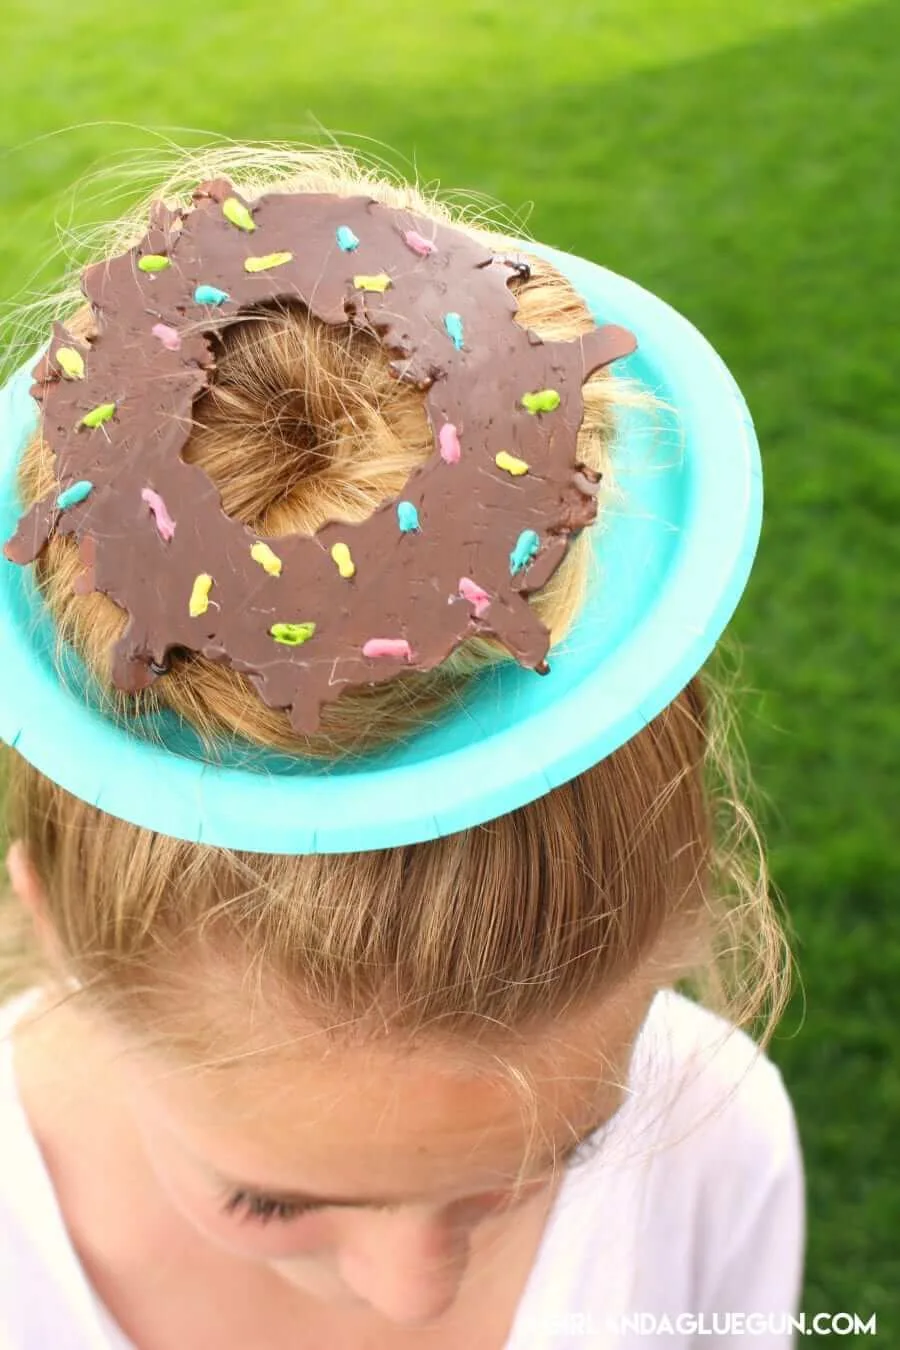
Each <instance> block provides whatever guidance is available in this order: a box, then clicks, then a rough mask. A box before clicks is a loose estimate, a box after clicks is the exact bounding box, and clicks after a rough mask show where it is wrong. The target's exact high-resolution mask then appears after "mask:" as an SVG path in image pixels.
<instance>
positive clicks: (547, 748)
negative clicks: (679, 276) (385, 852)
mask: <svg viewBox="0 0 900 1350" xmlns="http://www.w3.org/2000/svg"><path fill="white" fill-rule="evenodd" d="M520 247H521V248H522V249H523V250H524V251H527V252H532V253H538V254H540V255H542V256H544V257H546V258H547V259H549V260H550V261H551V262H553V263H554V264H555V265H556V266H557V267H558V268H559V269H560V270H561V271H562V272H563V273H564V274H565V275H566V276H567V277H568V278H569V279H570V281H571V282H572V284H573V285H574V286H575V288H576V289H577V290H578V291H579V292H580V293H581V294H582V295H583V296H584V297H585V299H586V301H587V302H588V304H589V305H590V308H591V310H592V312H593V315H594V317H595V319H596V321H597V322H598V323H618V324H622V325H623V326H624V327H626V328H629V329H631V331H632V332H634V333H635V335H636V337H637V339H638V343H639V346H638V350H637V352H635V353H634V355H633V356H630V357H628V358H627V359H625V360H622V361H618V362H616V363H615V364H614V366H613V367H612V369H613V371H614V372H616V373H621V374H624V375H628V376H630V377H631V378H633V379H636V380H638V381H639V382H640V383H641V384H642V385H644V386H646V387H647V388H649V389H650V390H651V391H652V392H653V393H655V394H656V395H657V396H658V397H659V398H661V399H663V400H664V401H665V402H666V403H667V404H669V405H671V407H672V409H674V411H673V412H669V411H666V410H663V411H662V412H654V413H650V414H648V413H645V412H643V411H638V410H635V409H628V410H626V412H625V413H624V415H623V419H622V423H621V430H620V436H619V441H618V443H617V446H616V449H615V466H616V467H615V479H616V482H617V484H618V486H619V488H620V490H621V493H622V496H621V499H620V501H619V502H618V503H617V504H614V506H613V507H612V508H608V509H607V510H606V512H605V514H604V516H603V520H602V523H601V524H599V525H598V526H596V527H593V528H592V529H591V531H590V535H591V538H592V540H593V547H594V563H595V565H594V567H593V574H592V578H591V583H590V588H589V592H588V597H587V601H586V603H585V606H584V608H583V611H582V613H581V615H580V617H579V619H578V622H577V624H576V626H575V627H574V629H573V630H572V631H571V633H570V634H569V636H568V637H567V638H566V640H565V641H564V642H562V643H560V644H559V645H558V646H556V647H554V648H553V649H552V651H551V653H550V664H551V672H550V674H549V675H545V676H539V675H535V673H534V672H533V671H529V670H524V669H522V668H521V667H520V666H518V665H517V664H516V663H515V662H509V663H504V664H503V665H502V666H500V667H498V668H496V669H494V670H492V671H489V672H487V673H486V674H485V675H483V676H481V677H479V678H478V679H477V680H476V681H474V682H473V684H472V686H471V687H470V688H469V690H468V692H467V694H466V696H465V697H464V699H463V702H462V703H461V704H460V705H458V706H456V707H455V708H454V709H453V711H452V714H449V715H448V716H447V717H446V718H445V719H444V720H443V721H442V722H440V723H439V724H437V725H435V726H432V727H430V728H429V729H427V730H426V731H423V732H422V733H420V734H418V735H417V736H415V737H414V738H413V739H412V740H411V741H409V742H408V743H407V744H405V745H403V746H397V747H394V748H392V749H391V750H389V751H384V752H380V753H378V754H375V755H370V756H367V757H366V758H364V759H362V760H357V761H355V762H354V761H350V762H347V763H343V764H335V765H322V764H320V763H312V762H310V761H308V760H303V759H299V758H296V757H293V756H289V755H286V754H284V753H281V752H279V753H272V754H264V753H262V752H260V751H259V750H257V749H255V748H253V747H250V746H246V747H240V746H237V745H235V746H234V747H233V748H231V749H229V750H228V751H227V752H223V757H222V759H221V761H217V762H216V763H214V764H213V763H209V762H207V761H206V760H205V759H204V754H203V750H202V747H201V746H200V745H199V742H198V741H197V740H196V738H195V736H194V734H193V732H192V731H191V730H190V728H188V727H185V726H184V725H183V724H181V723H179V722H178V720H177V719H176V718H175V717H174V716H173V715H172V714H169V713H167V714H165V715H164V716H162V717H160V718H157V719H154V721H153V722H152V723H151V722H150V721H149V720H146V721H145V722H144V723H143V724H138V725H136V726H135V727H134V728H133V729H129V730H126V729H125V728H123V727H121V726H118V725H116V724H115V723H113V722H112V721H111V720H110V719H109V718H108V717H107V716H106V715H104V713H103V712H102V711H100V709H99V707H98V706H97V700H96V698H95V696H94V695H93V694H92V691H91V681H90V679H89V677H88V675H87V673H86V672H85V670H84V667H83V665H82V664H81V662H80V661H79V660H78V658H77V657H76V656H75V655H74V653H68V654H67V656H66V665H65V678H64V679H62V680H61V679H60V675H59V672H58V670H57V668H56V667H55V665H54V662H53V659H52V656H53V649H54V631H53V627H52V624H51V623H50V620H49V618H48V616H47V613H46V610H45V608H44V606H43V605H42V604H41V603H40V601H39V598H38V596H37V594H36V591H35V587H34V584H33V580H32V569H31V568H22V567H18V566H16V565H14V564H12V563H9V562H7V560H6V559H5V558H3V557H2V555H0V644H2V647H0V650H2V660H0V738H2V739H3V740H4V741H6V742H7V743H8V744H9V745H12V746H15V748H16V749H17V750H18V752H19V753H20V754H22V755H24V756H25V758H26V759H28V760H29V761H30V762H31V763H32V764H34V765H35V766H36V767H37V768H38V769H40V770H41V772H42V773H44V774H46V775H47V776H48V777H50V778H52V779H54V780H55V781H56V782H58V783H60V784H61V785H62V786H63V787H64V788H66V789H68V791H70V792H72V793H74V794H75V795H76V796H78V797H81V798H83V799H84V800H86V801H89V802H92V803H94V804H95V805H96V806H99V807H101V808H102V809H103V810H104V811H107V812H110V813H111V814H113V815H116V816H119V817H122V818H123V819H125V820H129V821H132V822H133V823H135V824H137V825H142V826H144V827H145V828H147V829H151V830H158V831H160V832H162V833H165V834H169V835H174V836H175V837H177V838H180V839H187V840H193V841H198V842H201V843H205V844H213V845H220V846H225V847H230V848H235V849H248V850H254V851H258V852H266V853H315V852H318V853H340V852H350V851H354V850H364V849H374V848H386V847H394V846H397V845H400V844H407V843H415V842H419V841H421V840H425V839H431V838H435V837H437V836H439V835H445V834H451V833H453V832H454V831H456V830H462V829H466V828H467V827H469V826H472V825H477V824H480V823H481V822H483V821H486V820H490V819H492V818H494V817H496V816H499V815H502V814H503V813H505V812H507V811H511V810H513V809H514V808H515V807H518V806H522V805H524V804H525V803H526V802H529V801H533V800H534V799H535V798H536V797H539V796H541V795H542V794H543V793H545V792H548V791H549V790H550V789H552V788H554V787H557V786H559V785H560V784H561V783H564V782H566V781H568V780H569V779H570V778H573V777H574V776H575V775H576V774H578V773H581V772H582V771H583V770H585V769H587V768H589V767H590V766H591V765H592V764H595V763H597V762H598V761H599V760H601V759H603V758H604V757H605V756H606V755H608V754H610V753H611V752H612V751H613V750H616V749H617V748H618V747H619V746H620V745H622V744H624V742H625V741H627V740H628V739H629V738H630V737H632V736H633V735H635V733H636V732H638V731H639V730H640V729H641V727H643V726H644V725H645V724H646V723H647V722H649V721H651V720H652V719H653V718H654V717H655V716H656V715H657V714H658V713H659V712H661V711H662V709H663V708H664V707H665V706H666V705H667V704H668V703H669V702H671V700H672V699H673V698H674V697H675V696H676V695H677V694H678V693H679V691H680V690H681V689H683V688H684V686H685V685H686V684H687V682H688V681H689V680H690V678H691V676H692V675H694V674H695V673H696V672H697V671H698V670H699V668H700V667H701V666H702V665H703V663H704V661H705V660H706V658H707V657H708V656H709V654H710V652H711V651H712V649H713V647H714V646H715V644H716V642H717V640H718V638H719V637H720V635H721V633H722V631H723V630H724V628H725V626H726V625H727V623H728V622H729V620H730V618H731V616H732V614H733V613H734V610H735V608H736V607H737V604H738V601H739V599H740V596H741V593H742V592H743V590H744V587H745V585H746V584H747V579H748V577H749V574H750V569H751V566H752V563H753V558H754V555H755V553H756V548H757V544H758V542H759V534H760V528H761V524H762V471H761V466H760V458H759V446H758V444H757V439H756V435H755V432H754V429H753V422H752V419H751V417H750V413H749V411H748V409H747V405H746V403H745V402H744V399H743V397H742V395H741V392H740V390H739V389H738V387H737V385H736V383H735V381H734V379H733V377H732V376H731V374H730V372H729V370H728V369H727V367H726V366H725V364H724V362H723V361H722V360H721V358H720V357H719V356H718V354H717V353H716V352H715V351H714V349H713V348H712V347H711V346H710V344H709V343H708V342H707V341H706V339H705V338H704V337H703V336H702V335H701V334H700V333H699V332H698V331H697V329H696V328H694V326H693V325H692V324H691V323H690V322H689V321H688V320H687V319H685V318H684V317H683V316H682V315H681V314H679V313H677V311H675V310H674V309H672V308H671V306H669V305H667V304H666V303H665V302H664V301H663V300H661V299H659V298H658V297H657V296H655V295H653V294H651V293H650V292H649V291H646V290H644V289H643V288H642V287H640V286H638V285H636V284H635V283H634V282H633V281H630V280H628V279H627V278H625V277H621V276H618V275H617V274H616V273H615V272H611V271H609V270H608V269H607V268H604V267H600V266H598V265H597V264H595V263H591V262H588V261H587V260H585V259H583V258H577V257H573V256H572V255H570V254H567V253H561V252H559V251H558V250H556V249H552V248H548V247H546V246H544V245H536V244H533V243H531V242H528V243H523V244H521V245H520ZM33 364H34V363H33V362H29V365H28V367H27V368H26V369H23V370H22V371H20V372H19V373H18V374H17V375H16V376H15V377H14V378H13V379H12V380H11V381H10V382H9V383H8V384H7V386H6V387H5V388H4V389H3V390H2V392H0V431H2V434H0V539H6V538H8V537H9V535H11V534H12V533H13V531H14V529H15V526H16V522H17V520H18V516H19V514H20V510H19V507H18V503H17V496H16V486H15V477H16V467H17V464H18V460H19V457H20V455H21V452H22V450H23V448H24V446H25V444H26V443H27V440H28V438H29V436H30V435H31V433H32V431H33V429H34V427H35V425H36V420H37V409H36V405H35V404H34V402H33V400H32V399H31V398H30V396H29V394H28V388H29V385H30V383H31V377H30V373H29V372H30V369H31V366H32V365H33ZM151 737H152V739H151ZM157 742H159V743H157Z"/></svg>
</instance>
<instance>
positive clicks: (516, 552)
mask: <svg viewBox="0 0 900 1350" xmlns="http://www.w3.org/2000/svg"><path fill="white" fill-rule="evenodd" d="M540 546H541V537H540V535H539V534H536V533H535V531H534V530H523V531H522V533H521V534H520V535H519V537H518V539H517V540H516V546H515V548H514V549H513V551H512V553H511V554H510V555H509V572H510V576H515V575H516V573H517V572H521V570H522V568H523V567H527V565H528V564H529V563H530V562H531V560H532V558H533V557H534V555H535V554H536V553H537V551H538V549H539V548H540Z"/></svg>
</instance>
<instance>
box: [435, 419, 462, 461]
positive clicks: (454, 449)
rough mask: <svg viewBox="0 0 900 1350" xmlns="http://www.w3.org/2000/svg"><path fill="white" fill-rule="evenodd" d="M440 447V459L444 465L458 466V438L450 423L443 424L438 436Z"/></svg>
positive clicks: (454, 428)
mask: <svg viewBox="0 0 900 1350" xmlns="http://www.w3.org/2000/svg"><path fill="white" fill-rule="evenodd" d="M438 441H439V442H440V446H441V459H442V460H444V462H445V463H446V464H458V463H459V456H460V449H459V436H458V434H457V431H456V427H455V426H454V425H453V423H452V422H445V423H444V425H443V426H442V427H441V430H440V433H439V434H438Z"/></svg>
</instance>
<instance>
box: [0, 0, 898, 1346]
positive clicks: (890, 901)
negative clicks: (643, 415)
mask: <svg viewBox="0 0 900 1350" xmlns="http://www.w3.org/2000/svg"><path fill="white" fill-rule="evenodd" d="M5 15H6V18H5V24H4V34H3V52H2V54H0V72H2V77H3V84H2V87H3V112H2V139H3V146H4V150H3V152H2V158H0V201H2V212H0V298H2V299H3V300H5V301H22V300H23V299H27V298H28V296H29V294H31V293H35V292H37V291H38V290H39V289H40V287H42V286H45V285H48V284H52V283H53V282H55V281H56V280H58V278H59V276H60V274H61V271H62V267H63V262H64V258H63V255H62V254H61V253H60V246H62V248H63V250H65V249H68V248H69V247H70V246H71V241H72V238H73V236H72V235H71V233H70V231H71V230H72V228H73V227H74V228H78V227H81V226H83V225H84V224H86V223H89V222H90V221H91V220H94V219H97V218H98V216H99V215H100V214H101V213H102V212H103V211H108V210H109V205H108V203H106V204H105V205H104V204H103V203H100V202H99V199H97V197H96V193H97V190H98V185H97V183H96V182H93V181H89V182H87V183H86V184H85V185H84V186H83V187H82V189H81V190H80V191H79V192H76V193H74V194H73V193H71V192H69V191H68V189H69V188H70V187H71V186H72V184H73V183H75V182H76V181H77V180H78V179H79V178H80V177H81V176H83V175H84V174H85V173H86V172H87V171H89V170H94V169H96V168H97V166H98V163H99V164H102V163H103V162H108V160H109V157H110V156H114V155H121V154H123V153H128V152H131V151H153V150H154V149H158V148H159V147H160V146H161V145H162V144H163V143H164V142H165V141H166V140H167V139H168V138H171V139H174V140H181V141H183V142H185V143H187V144H191V145H197V144H199V143H201V142H203V141H208V140H210V139H212V138H213V137H215V136H221V135H224V136H229V137H233V138H235V139H238V140H262V139H297V140H305V141H310V140H318V142H319V143H321V140H322V138H321V136H320V135H317V132H316V128H317V126H320V125H321V126H322V127H325V128H327V129H328V131H329V132H331V133H333V134H334V135H336V136H337V137H338V138H339V139H341V140H342V141H343V142H344V143H345V144H348V145H350V146H355V147H357V148H360V149H362V150H364V151H366V152H368V153H370V154H373V153H377V154H380V155H381V156H382V157H383V158H384V159H385V160H386V161H387V162H388V163H389V164H390V165H391V166H392V167H393V168H395V169H399V170H400V171H401V172H405V173H407V174H410V175H412V174H414V173H416V172H417V173H418V175H419V177H420V178H421V180H422V181H423V182H425V183H429V182H434V181H435V180H439V181H440V183H441V185H442V186H443V187H444V188H445V189H454V190H465V189H473V190H476V191H478V192H483V193H486V194H488V195H489V196H490V197H496V198H499V199H501V200H502V201H503V202H504V203H505V205H506V207H507V208H508V210H509V211H510V212H511V213H512V216H513V218H514V219H518V220H520V221H523V222H525V223H526V224H527V228H528V229H529V231H530V232H531V233H532V234H533V235H534V236H535V237H537V238H540V239H543V240H545V241H546V242H548V243H552V244H555V245H557V246H558V247H561V248H563V249H567V250H570V251H572V252H576V253H583V254H586V255H587V256H590V257H593V258H595V259H596V260H598V261H600V262H602V263H604V264H605V265H606V266H608V267H611V268H613V269H614V270H615V271H618V272H622V273H624V274H626V275H628V276H630V277H633V278H634V279H635V280H637V281H638V282H639V283H640V284H641V285H643V286H645V287H647V288H649V289H650V290H652V291H655V292H656V293H657V294H659V295H661V296H662V297H663V298H664V299H666V300H667V301H668V302H669V303H670V304H672V305H674V306H675V307H676V308H677V309H679V310H680V311H681V312H682V313H684V314H685V315H687V316H688V317H689V318H690V319H691V320H692V322H693V323H695V324H696V325H697V326H698V327H699V328H700V329H701V331H702V332H704V333H705V334H706V336H707V337H708V338H709V339H710V341H711V342H712V343H713V344H714V345H715V346H716V347H717V349H718V350H719V352H720V353H721V354H722V356H723V357H724V359H725V361H726V362H727V363H728V365H729V366H730V368H731V370H732V371H733V373H734V374H735V377H736V378H737V380H738V382H739V383H740V385H741V387H742V389H743V391H744V394H745V396H746V398H747V400H748V403H749V405H750V408H751V411H752V413H753V415H754V419H755V422H756V426H757V431H758V434H759V439H760V443H761V446H762V451H763V460H764V468H765V484H766V515H765V523H764V528H763V537H762V543H761V547H760V553H759V556H758V560H757V563H756V567H755V570H754V572H753V575H752V578H751V580H750V584H749V586H748V589H747V591H746V593H745V596H744V599H743V602H742V604H741V607H740V610H739V611H738V614H737V616H736V618H735V620H734V622H733V624H732V627H731V630H730V631H731V632H732V633H733V634H734V636H735V638H736V639H737V640H738V641H739V642H740V643H741V645H742V646H743V648H744V650H745V656H744V667H743V674H744V680H745V682H746V683H747V684H748V685H749V686H751V692H750V693H749V694H748V696H747V697H746V700H745V704H744V708H743V713H742V724H743V734H744V739H745V742H746V744H747V748H748V751H749V754H750V758H751V760H752V763H753V766H754V771H755V776H756V779H757V781H758V783H759V785H760V787H761V789H762V790H763V792H764V793H765V794H766V797H767V798H768V801H769V805H768V806H767V807H766V808H765V815H764V818H763V821H762V824H763V828H764V833H765V835H766V838H767V840H768V844H769V850H770V862H771V866H772V870H773V874H774V878H775V881H776V883H777V886H778V888H779V890H780V892H781V895H782V896H783V899H784V903H785V905H786V906H787V909H788V911H789V913H790V916H791V921H792V924H793V928H794V930H795V938H794V945H795V950H796V954H797V957H798V961H799V966H800V971H801V975H802V980H803V987H802V989H798V992H797V995H796V996H795V999H794V1001H793V1003H792V1006H791V1009H790V1010H789V1012H788V1015H787V1016H786V1018H785V1021H784V1023H783V1026H782V1029H781V1032H780V1033H779V1035H778V1037H777V1038H776V1041H775V1043H774V1045H773V1048H772V1054H773V1057H774V1058H775V1060H776V1061H777V1062H778V1064H779V1065H780V1066H781V1068H782V1070H783V1072H784V1075H785V1078H786V1081H787V1083H788V1086H789V1088H790V1091H791V1093H792V1096H793V1099H794V1102H795V1104H796V1108H797V1112H798V1116H799V1120H800V1127H801V1133H802V1136H803V1143H804V1149H805V1156H806V1165H807V1169H808V1187H809V1222H810V1231H809V1249H808V1267H807V1286H806V1292H805V1298H804V1304H805V1307H806V1308H807V1310H808V1311H809V1312H811V1313H812V1312H816V1311H830V1312H836V1311H850V1312H853V1311H856V1312H859V1313H861V1314H864V1315H867V1314H869V1313H871V1312H875V1313H877V1314H878V1319H879V1328H878V1330H879V1334H880V1335H882V1336H883V1337H886V1338H887V1340H886V1342H883V1343H886V1344H891V1343H892V1342H891V1340H890V1336H891V1331H892V1329H896V1327H897V1326H898V1324H900V1318H898V1312H900V1306H898V1305H900V1293H898V1290H900V1237H898V1234H900V1145H898V1123H900V1077H898V1067H897V1065H898V1053H897V1051H898V1026H900V905H898V899H900V831H898V817H897V809H896V800H897V761H898V743H900V712H898V706H897V697H896V696H897V690H898V688H900V646H898V643H897V640H896V630H897V621H898V604H897V601H898V598H900V596H898V591H900V586H898V576H900V532H898V525H897V521H898V517H900V393H898V385H897V378H896V373H895V364H896V357H897V354H898V350H900V340H898V321H897V318H898V314H900V268H898V263H897V253H898V243H900V171H898V152H900V95H898V92H897V91H898V90H900V5H897V4H896V0H892V2H891V3H864V2H863V0H756V3H752V4H751V3H749V2H748V0H729V2H728V3H727V4H726V3H723V0H628V3H626V0H590V2H584V0H573V2H571V3H565V2H563V3H557V4H553V5H551V4H547V3H545V0H517V3H515V4H509V3H503V0H481V2H480V3H479V2H477V0H448V3H444V4H440V3H438V4H437V5H434V6H431V7H426V6H424V5H422V4H421V3H420V2H417V3H412V0H391V3H385V2H384V0H367V3H365V4H362V3H356V4H354V3H349V2H345V3H344V4H343V5H342V6H336V5H326V4H324V3H306V4H303V3H296V4H294V5H293V6H285V5H283V4H280V5H275V4H271V3H253V0H248V3H247V4H245V5H238V4H235V3H231V2H230V0H223V2H221V3H219V4H218V5H217V6H216V7H215V9H214V10H213V9H212V8H210V7H204V8H202V9H201V8H200V7H197V9H196V14H193V13H192V11H191V8H190V7H189V6H169V7H161V6H147V7H141V6H136V5H135V6H124V5H114V4H113V3H112V0H79V3H78V5H77V6H73V5H70V4H67V3H63V0H27V3H26V0H7V4H6V7H5ZM179 128H181V129H182V130H178V129H179ZM125 205H127V194H126V195H125V196H122V197H121V198H120V199H118V200H117V202H116V203H115V206H114V208H113V209H115V210H118V209H119V208H120V207H124V206H125ZM6 331H8V329H7V330H6ZM892 601H893V605H892V604H891V602H892ZM895 1334H896V1330H895ZM844 1343H846V1342H844Z"/></svg>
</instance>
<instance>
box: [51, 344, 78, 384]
mask: <svg viewBox="0 0 900 1350" xmlns="http://www.w3.org/2000/svg"><path fill="white" fill-rule="evenodd" d="M56 359H57V361H58V362H59V368H60V370H61V371H62V373H63V374H64V375H65V376H67V377H68V379H70V380H83V379H84V360H83V359H82V356H81V352H77V351H76V350H75V348H74V347H60V348H59V349H58V350H57V353H56Z"/></svg>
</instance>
